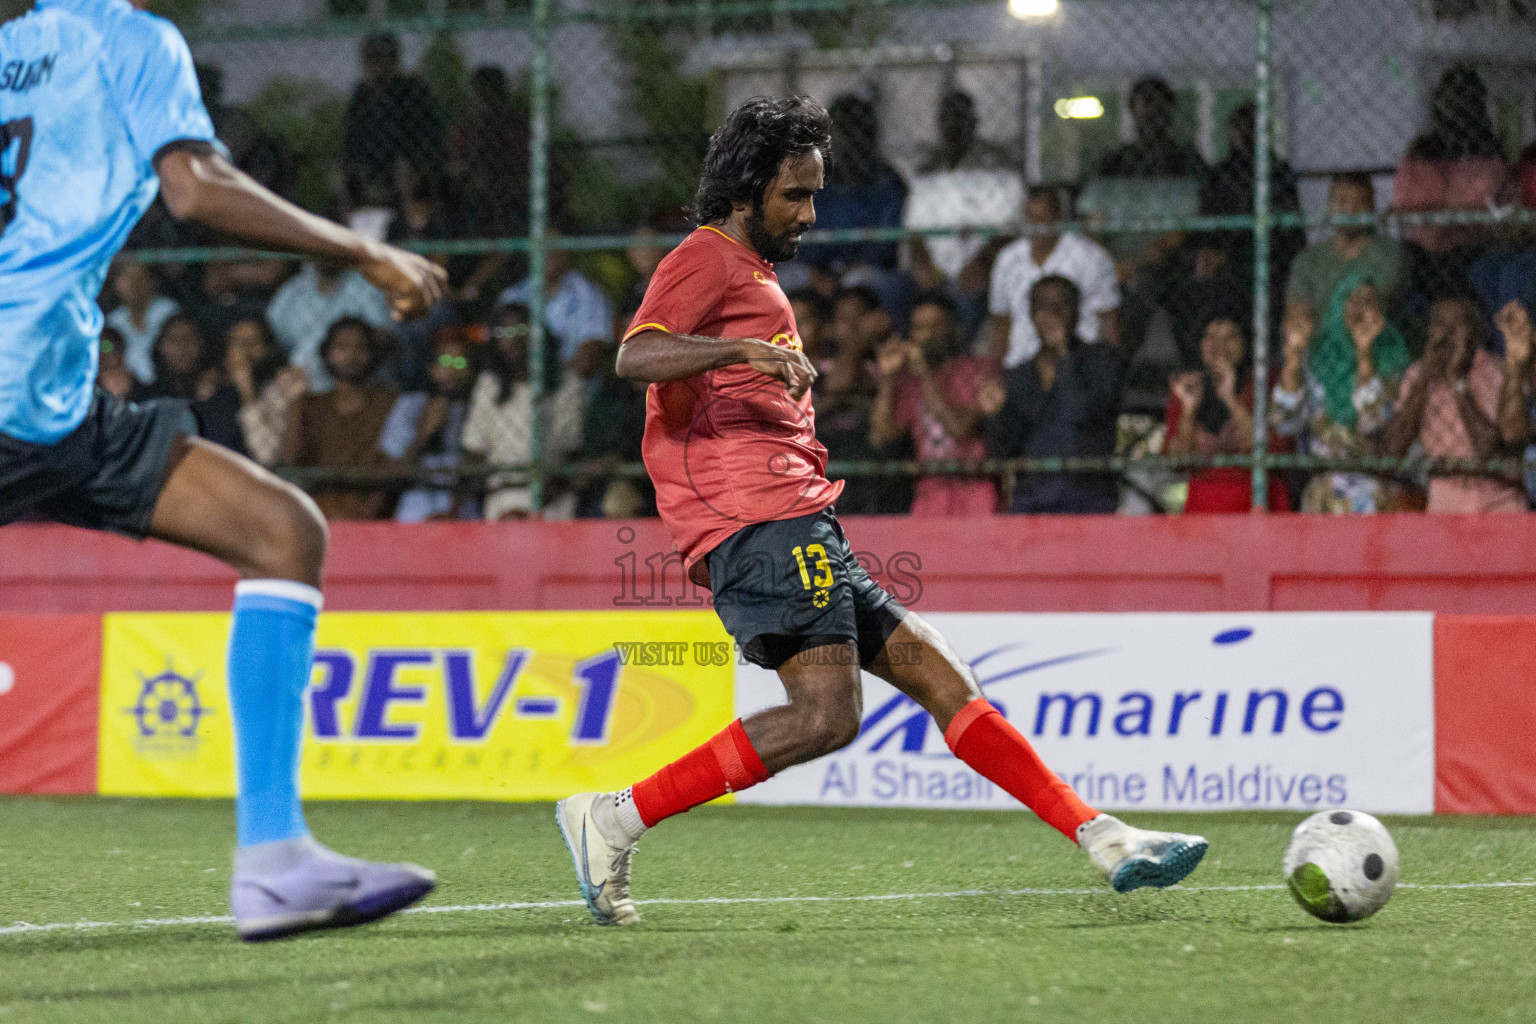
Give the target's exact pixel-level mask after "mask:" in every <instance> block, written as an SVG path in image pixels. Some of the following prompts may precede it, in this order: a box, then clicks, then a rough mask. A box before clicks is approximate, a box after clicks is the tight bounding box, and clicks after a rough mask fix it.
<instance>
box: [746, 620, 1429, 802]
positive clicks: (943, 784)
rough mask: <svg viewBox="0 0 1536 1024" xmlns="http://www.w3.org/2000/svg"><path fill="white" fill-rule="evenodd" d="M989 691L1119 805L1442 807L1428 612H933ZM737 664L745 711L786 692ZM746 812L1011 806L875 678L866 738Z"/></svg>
mask: <svg viewBox="0 0 1536 1024" xmlns="http://www.w3.org/2000/svg"><path fill="white" fill-rule="evenodd" d="M926 618H927V619H928V620H929V621H930V622H932V623H933V625H934V626H935V627H936V628H937V629H938V630H939V631H940V632H942V633H943V634H944V635H945V636H946V637H947V638H948V639H949V642H950V643H951V644H952V645H953V646H954V648H955V650H956V651H957V652H959V654H960V656H961V657H962V658H964V659H966V660H967V661H968V662H969V663H970V664H971V666H972V668H973V669H974V670H975V672H976V676H977V678H978V680H979V681H980V683H981V686H982V690H983V692H984V693H985V694H986V696H987V698H988V699H989V700H991V701H992V703H993V704H995V705H996V706H997V707H998V708H999V710H1001V711H1002V713H1003V714H1004V715H1005V716H1006V717H1007V718H1008V720H1009V721H1010V722H1012V723H1013V725H1014V727H1015V728H1017V729H1018V730H1019V731H1020V732H1022V733H1023V734H1024V735H1025V737H1026V738H1028V739H1029V741H1030V742H1031V743H1032V744H1034V745H1035V748H1036V749H1037V750H1038V751H1039V752H1040V755H1041V757H1043V758H1044V759H1045V762H1046V763H1047V764H1049V765H1050V766H1051V767H1052V768H1053V769H1054V770H1055V771H1056V772H1057V773H1058V774H1060V775H1061V776H1062V777H1063V778H1065V779H1066V780H1067V781H1068V782H1069V783H1070V784H1071V785H1072V787H1073V788H1074V789H1076V790H1077V792H1078V793H1079V794H1080V795H1081V796H1082V797H1083V799H1084V800H1086V801H1087V802H1088V803H1090V804H1092V805H1094V806H1096V807H1102V808H1104V809H1106V810H1135V809H1141V810H1213V811H1214V810H1243V809H1257V808H1288V809H1293V810H1316V809H1319V808H1326V807H1339V806H1349V807H1354V808H1358V809H1360V810H1365V811H1373V812H1396V813H1425V814H1427V813H1430V812H1432V811H1433V809H1434V780H1435V765H1434V684H1433V628H1432V622H1433V616H1431V615H1429V614H1427V613H1425V614H1419V613H1370V612H1366V613H1334V612H1330V613H1317V614H1314V613H1301V614H1278V613H1277V614H1246V615H1244V614H1226V613H1213V614H1149V615H1140V614H1135V615H1034V614H969V613H954V614H935V615H930V616H926ZM784 699H785V698H784V690H783V687H782V686H780V684H779V681H778V676H777V675H776V674H774V673H772V672H768V671H765V670H763V669H760V668H757V667H756V666H753V665H739V666H738V668H737V674H736V710H737V712H738V713H739V714H742V715H747V714H751V713H752V712H755V711H758V710H761V709H763V708H765V707H770V706H773V705H775V704H780V703H783V701H784ZM737 799H738V800H740V801H742V802H744V803H771V804H838V805H845V806H864V807H952V808H1007V807H1017V806H1019V805H1018V804H1017V802H1015V801H1014V800H1013V799H1012V798H1011V797H1010V796H1008V794H1007V793H1004V792H1003V791H1001V790H1000V789H998V787H996V786H995V785H993V784H992V783H990V782H988V781H987V780H986V779H984V778H982V777H981V776H980V775H978V774H976V773H975V772H973V771H971V770H970V768H968V767H967V766H966V765H965V764H963V763H962V762H960V761H959V760H957V759H956V758H955V757H954V755H952V754H951V753H950V751H949V749H948V748H947V747H946V746H945V744H944V737H943V735H942V733H940V731H939V729H938V728H937V727H936V726H935V725H934V723H933V721H932V719H930V718H929V717H928V714H927V713H926V712H924V711H923V710H922V709H921V708H920V707H918V706H917V704H916V703H914V702H913V701H912V700H911V699H910V698H908V697H905V696H903V695H902V694H900V693H898V692H897V691H896V690H895V689H893V688H892V687H891V686H889V685H888V684H887V683H885V682H883V681H881V680H878V679H876V678H874V677H873V676H871V675H869V674H868V673H865V675H864V717H863V727H862V728H861V730H860V732H859V738H858V739H857V740H855V741H854V743H853V744H852V745H851V746H849V747H847V748H846V749H844V750H842V751H840V752H838V753H836V754H831V755H829V756H827V757H824V758H821V759H820V760H817V761H814V762H811V763H810V764H804V765H799V766H797V767H795V768H792V769H790V770H789V771H786V772H784V773H782V774H781V775H778V776H776V777H775V778H773V779H770V780H768V781H767V782H766V783H763V784H761V785H759V786H755V787H753V788H752V789H750V790H747V791H745V792H743V793H741V794H739V795H738V797H737Z"/></svg>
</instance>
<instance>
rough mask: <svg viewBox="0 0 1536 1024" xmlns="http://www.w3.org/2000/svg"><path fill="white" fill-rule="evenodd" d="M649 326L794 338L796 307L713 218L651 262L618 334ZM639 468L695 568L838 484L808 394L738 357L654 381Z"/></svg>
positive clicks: (768, 267)
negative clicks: (630, 319)
mask: <svg viewBox="0 0 1536 1024" xmlns="http://www.w3.org/2000/svg"><path fill="white" fill-rule="evenodd" d="M645 331H666V332H667V333H670V334H695V335H700V336H703V337H710V338H757V339H759V340H762V341H771V342H772V343H773V344H775V345H783V346H785V347H786V348H793V349H795V350H797V351H798V350H799V349H800V335H799V334H798V333H797V332H796V331H795V314H794V312H793V310H792V309H791V308H790V305H789V299H788V298H787V297H786V296H785V295H784V290H783V289H782V288H780V287H779V279H778V278H777V277H775V276H774V273H773V265H772V264H771V263H768V262H766V261H765V260H763V258H762V257H760V256H758V255H757V253H755V252H753V251H752V250H751V249H749V248H747V247H746V246H745V245H742V244H741V243H740V242H737V241H735V240H734V239H732V238H729V237H727V236H726V235H725V234H723V233H722V232H720V231H717V230H716V229H714V228H711V227H702V228H699V229H698V230H697V231H695V232H694V233H693V234H691V235H689V236H688V237H687V238H686V239H684V240H683V244H682V245H679V246H678V247H677V248H676V249H674V250H672V252H671V253H669V254H668V255H667V258H666V259H664V260H662V261H661V265H660V266H659V267H657V268H656V275H655V276H654V277H653V278H652V279H651V285H650V287H649V288H647V289H646V291H645V300H644V301H643V302H642V303H641V304H640V309H639V311H638V312H637V313H636V314H635V319H634V323H633V324H632V325H631V326H630V328H629V330H628V331H627V332H625V334H624V340H625V341H628V340H629V339H630V338H632V337H634V336H635V335H637V334H640V333H642V332H645ZM643 453H644V456H645V468H646V469H647V470H649V471H650V474H651V480H652V482H654V483H655V485H656V507H657V510H658V511H659V512H660V513H661V518H662V521H663V522H665V523H666V524H667V529H668V530H670V531H671V533H672V540H673V541H674V542H675V543H676V544H677V549H678V551H680V552H682V556H683V560H684V563H685V565H686V566H687V569H688V571H689V573H690V575H692V576H693V578H694V579H695V580H698V581H700V582H703V579H704V572H703V571H702V569H703V567H702V566H700V567H699V569H700V570H701V571H697V572H696V571H695V566H696V565H697V564H698V563H699V560H700V559H702V558H704V556H706V555H708V554H709V553H710V552H711V551H713V550H714V549H715V548H716V547H717V546H718V545H719V544H720V542H721V541H723V540H725V539H726V538H727V537H729V536H730V535H731V534H733V533H736V532H737V531H738V530H741V529H742V528H744V527H746V526H750V525H752V524H753V523H768V522H774V521H776V520H780V519H793V518H795V517H797V516H804V515H810V514H811V513H813V512H819V511H821V510H822V509H824V508H826V507H827V506H828V505H830V504H832V503H833V502H834V501H836V500H837V496H838V495H839V494H841V493H842V490H843V485H842V482H841V481H839V482H837V483H833V482H831V481H830V480H828V479H827V477H826V470H827V450H826V449H825V448H823V447H822V446H821V444H820V442H818V441H817V440H816V415H815V412H814V411H813V410H812V408H811V394H810V392H809V391H807V392H806V393H805V395H804V396H802V397H801V399H800V400H799V401H798V402H796V401H794V400H793V399H791V398H790V397H789V390H788V389H787V388H786V387H785V385H784V384H783V382H781V381H778V380H775V379H774V378H772V377H769V376H767V375H765V374H761V373H758V372H757V371H756V370H754V369H752V368H751V367H750V366H748V365H747V364H745V363H739V364H737V365H734V366H727V367H724V368H723V369H719V370H709V371H706V372H704V373H701V374H697V375H696V376H693V377H689V378H687V379H685V380H675V381H668V382H666V383H662V384H652V385H651V386H650V389H649V392H648V394H647V395H646V403H645V441H644V445H643Z"/></svg>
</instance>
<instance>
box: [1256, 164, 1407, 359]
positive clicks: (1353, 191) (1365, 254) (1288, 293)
mask: <svg viewBox="0 0 1536 1024" xmlns="http://www.w3.org/2000/svg"><path fill="white" fill-rule="evenodd" d="M1375 212H1376V187H1375V186H1374V185H1373V184H1372V183H1371V177H1370V175H1368V174H1363V173H1349V174H1336V175H1334V178H1333V184H1332V186H1331V187H1330V188H1329V190H1328V215H1329V216H1330V217H1351V216H1359V215H1364V214H1374V213H1375ZM1357 275H1364V279H1367V280H1369V281H1370V282H1371V284H1372V285H1373V286H1374V288H1375V291H1376V295H1377V297H1378V298H1379V299H1380V300H1381V302H1382V304H1383V310H1384V314H1385V315H1390V314H1391V313H1392V312H1394V311H1395V310H1396V309H1397V306H1398V303H1399V302H1400V301H1401V300H1402V297H1403V293H1404V291H1405V290H1406V289H1407V285H1408V270H1407V264H1406V262H1405V261H1404V259H1403V247H1402V246H1401V245H1400V244H1399V243H1398V242H1397V241H1395V240H1394V239H1392V238H1389V237H1387V236H1386V235H1383V234H1379V233H1378V232H1377V231H1376V228H1375V226H1374V225H1371V224H1353V225H1347V226H1346V225H1338V226H1336V227H1334V228H1333V229H1332V231H1331V233H1330V237H1329V238H1328V239H1327V240H1325V241H1321V242H1318V243H1316V244H1315V245H1309V246H1307V248H1306V249H1305V250H1304V251H1303V252H1302V254H1301V255H1300V256H1298V257H1296V262H1295V263H1294V264H1292V265H1291V277H1290V280H1289V282H1287V284H1286V287H1285V315H1286V319H1287V320H1291V319H1294V320H1296V321H1297V329H1299V330H1304V331H1305V332H1306V334H1308V335H1311V334H1312V333H1313V332H1314V331H1316V330H1318V329H1319V328H1320V324H1321V320H1322V317H1323V314H1324V313H1326V312H1327V311H1328V309H1329V308H1330V306H1331V305H1332V304H1333V302H1334V300H1335V299H1336V298H1337V296H1338V291H1339V286H1340V285H1341V284H1343V283H1344V281H1345V280H1346V279H1348V278H1351V277H1355V276H1357ZM1338 302H1339V310H1340V311H1341V312H1340V316H1342V309H1343V300H1342V299H1339V300H1338Z"/></svg>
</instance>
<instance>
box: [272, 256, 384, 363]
mask: <svg viewBox="0 0 1536 1024" xmlns="http://www.w3.org/2000/svg"><path fill="white" fill-rule="evenodd" d="M345 319H358V320H362V321H363V322H364V323H366V324H368V325H369V326H370V327H372V328H382V327H384V326H386V325H387V324H388V323H389V322H390V316H389V301H388V300H387V299H386V298H385V296H384V293H383V292H381V291H379V290H378V289H377V288H375V287H374V286H373V285H371V284H369V283H368V282H367V281H366V280H364V278H363V275H361V274H359V273H358V272H357V271H355V270H343V269H341V268H340V267H335V266H329V265H326V266H321V265H319V264H315V263H306V264H304V267H303V269H301V270H300V271H299V272H298V273H297V274H295V275H294V276H293V277H291V278H289V279H288V280H287V281H286V282H284V283H283V286H282V287H281V288H279V289H278V290H277V294H276V295H274V296H272V305H271V306H269V307H268V308H267V322H268V323H269V324H271V325H272V333H273V334H275V335H277V341H278V344H280V345H282V346H283V348H284V349H286V350H287V351H288V360H289V361H290V362H291V363H293V365H294V366H297V367H299V368H300V369H302V370H303V371H304V373H305V374H306V375H307V376H308V377H309V387H310V391H311V392H315V393H318V392H322V391H325V390H327V389H328V388H329V387H330V386H331V375H330V373H329V372H327V370H326V368H325V358H324V356H322V355H321V353H320V349H321V343H322V342H324V341H325V339H326V338H327V337H328V336H329V334H330V330H331V328H332V326H334V325H335V324H336V323H337V321H340V320H345ZM375 344H376V342H375Z"/></svg>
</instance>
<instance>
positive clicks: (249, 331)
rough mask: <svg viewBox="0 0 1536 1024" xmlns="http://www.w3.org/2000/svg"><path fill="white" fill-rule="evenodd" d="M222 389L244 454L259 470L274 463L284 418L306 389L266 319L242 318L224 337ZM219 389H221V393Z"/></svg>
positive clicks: (285, 423) (301, 375)
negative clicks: (231, 401)
mask: <svg viewBox="0 0 1536 1024" xmlns="http://www.w3.org/2000/svg"><path fill="white" fill-rule="evenodd" d="M224 375H225V377H227V378H228V381H229V382H228V383H227V384H226V385H225V388H227V389H229V391H230V392H232V397H233V398H234V401H235V405H236V408H237V410H238V412H237V413H236V415H237V416H238V418H239V421H240V436H241V437H242V438H243V439H244V441H245V452H246V454H247V455H249V456H250V457H251V458H253V459H255V460H256V461H257V462H259V463H261V464H262V465H263V466H269V467H270V466H272V465H275V464H276V462H277V455H278V451H279V449H281V447H282V444H283V435H284V433H285V432H286V431H287V428H288V414H289V411H290V410H291V409H292V408H293V406H294V403H296V402H297V401H299V399H301V398H303V397H304V394H305V392H307V391H308V390H309V381H308V379H307V378H306V377H305V376H304V371H303V370H302V369H300V368H299V367H297V366H289V365H288V354H287V353H286V352H284V351H283V348H282V346H281V345H279V344H278V343H277V338H276V337H274V336H273V334H272V328H271V327H270V326H268V325H267V322H266V320H264V319H262V318H261V317H254V318H252V319H248V320H241V321H239V322H237V323H236V324H235V325H234V326H232V327H231V328H230V329H229V334H228V335H226V336H225V339H224ZM221 390H223V389H221Z"/></svg>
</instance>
